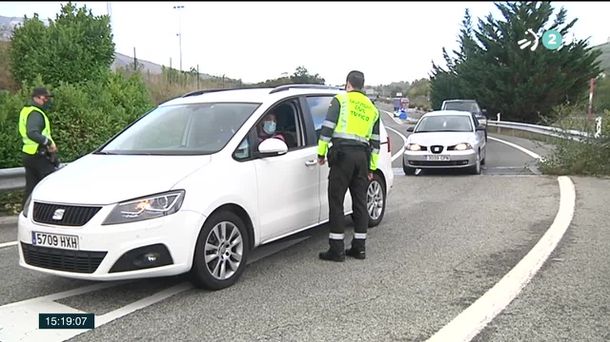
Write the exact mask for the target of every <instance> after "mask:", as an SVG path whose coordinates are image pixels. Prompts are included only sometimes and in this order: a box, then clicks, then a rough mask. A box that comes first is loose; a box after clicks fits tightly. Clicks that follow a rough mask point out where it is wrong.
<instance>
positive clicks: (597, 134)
mask: <svg viewBox="0 0 610 342" xmlns="http://www.w3.org/2000/svg"><path fill="white" fill-rule="evenodd" d="M595 123H596V127H595V138H599V137H600V136H601V135H602V117H601V116H598V117H596V118H595Z"/></svg>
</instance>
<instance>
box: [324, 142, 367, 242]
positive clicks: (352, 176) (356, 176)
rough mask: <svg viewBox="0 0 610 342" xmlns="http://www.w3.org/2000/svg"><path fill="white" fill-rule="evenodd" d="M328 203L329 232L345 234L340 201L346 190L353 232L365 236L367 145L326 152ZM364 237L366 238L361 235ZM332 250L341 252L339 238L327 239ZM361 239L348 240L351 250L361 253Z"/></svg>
mask: <svg viewBox="0 0 610 342" xmlns="http://www.w3.org/2000/svg"><path fill="white" fill-rule="evenodd" d="M328 165H329V167H330V172H329V175H328V202H329V224H330V233H331V237H332V234H345V214H344V212H343V201H344V199H345V193H346V192H347V189H349V191H350V194H351V196H352V210H353V219H354V232H355V233H356V234H358V233H360V234H366V230H367V227H368V214H367V209H366V195H367V194H366V192H367V188H368V172H369V171H368V170H369V149H368V146H364V145H362V146H356V145H347V146H341V145H339V146H336V145H335V146H333V147H331V148H330V150H329V151H328ZM364 236H366V235H364ZM329 243H330V248H331V250H332V251H334V252H336V253H338V254H342V253H343V252H344V248H345V247H344V240H343V239H339V238H336V239H333V238H331V239H329ZM364 245H365V239H356V235H355V236H354V240H352V248H355V249H357V250H364Z"/></svg>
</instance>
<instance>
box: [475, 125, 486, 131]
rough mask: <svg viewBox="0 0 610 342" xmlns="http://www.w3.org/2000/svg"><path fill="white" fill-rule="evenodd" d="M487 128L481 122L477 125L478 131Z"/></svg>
mask: <svg viewBox="0 0 610 342" xmlns="http://www.w3.org/2000/svg"><path fill="white" fill-rule="evenodd" d="M485 129H486V128H485V126H483V125H481V124H479V125H478V126H477V131H484V130H485Z"/></svg>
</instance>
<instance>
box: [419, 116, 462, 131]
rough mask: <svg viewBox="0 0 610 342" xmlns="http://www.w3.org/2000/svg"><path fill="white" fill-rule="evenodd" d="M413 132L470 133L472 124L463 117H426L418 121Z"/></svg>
mask: <svg viewBox="0 0 610 342" xmlns="http://www.w3.org/2000/svg"><path fill="white" fill-rule="evenodd" d="M414 132H415V133H423V132H472V124H471V122H470V118H469V117H468V116H464V115H443V116H426V117H423V118H422V119H421V120H420V122H419V123H418V124H417V127H416V128H415V131H414Z"/></svg>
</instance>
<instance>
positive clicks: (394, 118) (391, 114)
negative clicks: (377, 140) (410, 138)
mask: <svg viewBox="0 0 610 342" xmlns="http://www.w3.org/2000/svg"><path fill="white" fill-rule="evenodd" d="M380 111H382V112H384V113H386V114H388V115H389V116H390V118H392V120H394V122H396V123H397V124H399V125H402V124H403V122H402V121H401V120H400V119H398V118H396V117H395V116H394V114H393V113H390V112H388V111H387V110H383V109H380Z"/></svg>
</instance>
